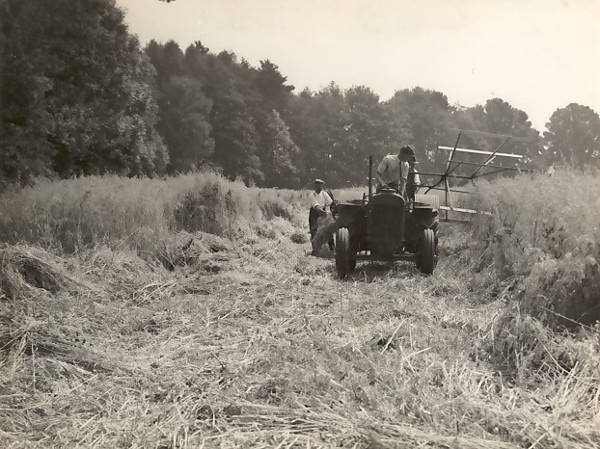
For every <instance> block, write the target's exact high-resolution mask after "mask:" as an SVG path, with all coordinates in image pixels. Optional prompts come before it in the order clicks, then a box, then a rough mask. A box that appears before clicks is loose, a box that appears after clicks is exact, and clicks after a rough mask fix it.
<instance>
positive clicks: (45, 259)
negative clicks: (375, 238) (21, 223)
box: [0, 245, 77, 299]
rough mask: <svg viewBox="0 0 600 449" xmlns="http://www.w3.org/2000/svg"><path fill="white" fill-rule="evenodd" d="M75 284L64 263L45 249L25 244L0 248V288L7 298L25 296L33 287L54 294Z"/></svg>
mask: <svg viewBox="0 0 600 449" xmlns="http://www.w3.org/2000/svg"><path fill="white" fill-rule="evenodd" d="M76 286H77V282H76V281H75V280H73V279H72V278H71V277H70V276H69V275H68V274H67V267H66V266H65V264H63V263H61V262H60V259H59V258H57V257H54V256H52V255H50V254H49V253H47V252H46V251H43V250H41V249H40V248H36V247H32V246H25V245H16V246H7V245H4V246H3V247H1V248H0V288H1V289H2V292H3V293H4V295H5V296H6V297H7V298H9V299H17V298H19V297H25V296H27V295H29V294H31V293H32V290H34V289H41V290H45V291H47V292H49V293H52V294H56V293H58V292H60V291H64V290H69V289H71V288H75V287H76Z"/></svg>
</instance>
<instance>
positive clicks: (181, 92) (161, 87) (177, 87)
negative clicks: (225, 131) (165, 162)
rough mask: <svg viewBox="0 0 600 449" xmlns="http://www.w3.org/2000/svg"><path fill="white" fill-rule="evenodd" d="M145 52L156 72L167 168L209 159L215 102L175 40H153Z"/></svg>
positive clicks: (190, 166)
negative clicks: (190, 69) (191, 71)
mask: <svg viewBox="0 0 600 449" xmlns="http://www.w3.org/2000/svg"><path fill="white" fill-rule="evenodd" d="M146 53H147V54H148V56H149V57H150V61H151V62H152V64H153V65H154V67H155V68H156V72H157V85H158V86H157V92H156V97H157V102H158V106H159V117H160V119H159V122H158V125H157V129H158V131H159V133H160V134H161V136H162V137H163V140H164V141H165V144H166V146H167V148H168V150H169V156H170V161H169V166H168V170H169V172H171V173H173V172H183V171H188V170H193V169H194V168H196V167H198V166H200V165H202V164H203V162H204V161H207V160H210V158H211V156H212V154H213V151H214V145H215V143H214V140H213V139H212V138H211V137H210V132H211V127H210V124H209V123H208V116H209V114H210V111H211V108H212V102H211V101H210V100H209V99H208V98H206V96H205V95H204V92H203V90H202V83H201V82H200V81H199V80H197V79H195V78H194V77H192V76H190V75H189V74H188V73H187V71H186V68H185V61H184V55H183V53H182V51H181V50H180V48H179V46H178V45H177V44H176V43H175V42H173V41H169V42H167V43H166V44H165V45H164V46H162V45H159V44H157V43H156V42H154V41H151V42H150V43H149V44H148V46H147V48H146Z"/></svg>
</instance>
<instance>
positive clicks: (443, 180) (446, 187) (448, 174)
mask: <svg viewBox="0 0 600 449" xmlns="http://www.w3.org/2000/svg"><path fill="white" fill-rule="evenodd" d="M453 129H454V128H453ZM456 131H458V137H457V138H456V142H455V143H454V146H453V147H448V146H443V145H440V146H438V147H437V149H438V150H443V151H450V155H449V156H448V160H447V163H446V170H445V171H444V173H428V172H419V174H421V175H425V176H427V175H429V176H439V177H440V180H439V181H438V182H436V183H435V184H432V185H423V186H422V187H425V188H427V190H426V191H425V193H426V194H427V193H428V192H429V191H430V190H443V191H444V192H445V200H446V201H445V203H446V204H445V206H440V209H442V210H445V211H446V218H445V219H444V221H459V222H464V220H452V219H450V218H449V212H461V213H467V214H478V213H481V212H479V211H476V210H472V209H463V208H460V207H453V205H452V195H451V194H452V193H453V192H454V193H464V194H470V193H472V192H468V191H466V190H457V189H452V188H451V187H450V183H449V181H448V179H449V178H455V179H465V180H471V181H474V180H475V179H478V178H482V177H484V176H489V175H493V174H496V173H501V172H504V171H518V172H526V173H530V172H532V171H533V170H529V169H521V168H518V167H504V166H502V165H501V164H500V165H497V164H494V165H492V162H494V160H495V159H496V158H510V159H517V160H520V159H522V158H523V155H522V154H514V153H501V152H500V150H501V149H502V148H503V147H504V146H505V145H506V144H507V143H508V142H510V141H514V142H529V140H527V139H523V138H519V137H514V136H508V135H505V134H492V133H487V132H482V131H472V130H465V129H456ZM463 134H473V135H481V136H484V137H491V138H495V139H502V143H500V145H498V146H497V147H496V148H495V149H494V150H493V151H486V150H474V149H470V148H460V147H459V146H458V144H459V142H460V138H461V136H462V135H463ZM457 153H467V154H481V155H485V156H487V158H486V160H485V161H484V162H483V163H475V162H466V161H461V160H456V159H455V156H456V154H457ZM460 166H469V167H475V170H474V171H473V172H472V173H471V174H470V175H456V174H454V171H455V170H456V169H457V168H458V167H460ZM482 169H493V170H492V171H483V172H482ZM440 184H443V187H440Z"/></svg>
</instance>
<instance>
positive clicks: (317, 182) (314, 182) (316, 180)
mask: <svg viewBox="0 0 600 449" xmlns="http://www.w3.org/2000/svg"><path fill="white" fill-rule="evenodd" d="M313 184H325V181H323V180H322V179H319V178H317V179H315V180H314V181H313Z"/></svg>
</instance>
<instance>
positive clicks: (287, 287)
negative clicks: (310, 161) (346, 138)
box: [0, 173, 600, 449]
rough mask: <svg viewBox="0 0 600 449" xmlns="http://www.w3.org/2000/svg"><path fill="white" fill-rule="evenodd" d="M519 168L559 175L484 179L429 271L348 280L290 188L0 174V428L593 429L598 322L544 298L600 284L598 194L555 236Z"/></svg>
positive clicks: (493, 442)
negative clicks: (529, 209) (14, 187)
mask: <svg viewBox="0 0 600 449" xmlns="http://www.w3.org/2000/svg"><path fill="white" fill-rule="evenodd" d="M565 176H567V175H565ZM568 176H572V177H580V178H581V177H584V176H590V179H592V180H593V179H595V178H597V177H596V176H595V175H583V174H574V173H570V174H568ZM580 178H577V179H578V180H579V181H589V180H588V179H580ZM511 182H512V183H513V184H510V183H511ZM590 182H592V181H590ZM514 183H517V184H514ZM518 183H521V184H522V186H529V187H531V186H533V187H534V188H533V189H531V190H532V192H535V191H538V192H539V191H541V190H543V189H546V190H547V191H548V192H547V195H548V196H549V197H552V196H553V192H552V191H551V190H552V188H557V189H560V188H562V187H564V186H561V185H560V183H559V185H558V186H556V187H553V186H554V184H556V182H555V181H553V182H550V181H547V180H545V179H543V178H541V177H540V178H532V177H522V178H519V179H517V180H504V181H501V182H500V184H497V185H483V186H482V187H481V194H480V197H479V198H478V201H479V203H477V204H478V207H481V208H485V209H486V210H488V211H490V212H491V213H493V219H490V218H489V217H488V218H486V219H484V220H485V221H482V222H479V223H476V224H475V225H474V226H473V227H472V228H466V227H464V226H454V225H452V224H442V227H441V236H440V245H441V257H440V263H439V265H438V267H437V270H436V272H435V273H434V274H433V275H432V276H423V275H421V274H420V273H419V272H418V270H416V268H415V267H414V266H413V265H412V264H410V263H396V264H385V263H362V264H361V263H359V265H358V267H357V270H356V272H355V273H353V274H352V275H351V276H349V279H347V280H345V281H339V280H337V279H336V277H335V270H334V261H333V259H332V258H331V257H327V253H325V254H324V255H323V257H311V256H309V255H308V254H309V253H310V249H311V248H310V243H309V242H308V236H307V234H308V229H307V223H306V220H307V217H306V215H307V213H306V198H307V193H306V192H294V191H282V190H261V189H255V188H251V189H249V188H246V187H244V186H243V185H241V184H238V183H231V182H229V181H226V180H224V179H222V178H220V177H218V176H217V175H214V174H210V173H198V174H194V175H185V176H180V177H177V178H168V179H164V180H159V179H155V180H140V179H124V178H118V177H98V178H81V179H77V180H67V181H60V182H41V183H39V184H38V185H37V186H34V187H30V188H26V189H23V190H19V191H14V192H9V193H5V194H3V195H2V196H0V207H1V208H2V211H3V213H2V217H1V218H0V240H1V242H2V244H1V246H0V261H1V265H0V276H1V278H0V279H1V282H0V288H1V296H0V409H1V412H0V447H7V448H8V447H10V448H62V447H65V448H72V447H82V448H94V447H95V448H162V449H167V448H169V449H175V448H202V447H204V448H272V447H273V448H332V447H341V448H372V449H379V448H417V447H428V448H514V447H523V448H594V447H599V446H600V404H599V397H600V389H599V384H600V374H599V370H600V356H599V346H600V332H599V329H598V327H597V326H596V327H594V325H593V324H585V325H584V326H571V327H568V326H564V325H563V324H562V323H561V322H557V321H556V320H554V319H553V318H554V317H555V316H557V315H561V316H564V313H563V312H564V309H563V308H561V307H562V302H561V301H562V300H563V299H564V298H565V296H564V293H565V292H569V291H571V290H572V289H573V288H579V287H581V288H582V289H583V287H582V285H583V286H587V287H589V286H592V287H593V286H594V285H596V284H595V283H597V282H598V276H599V275H598V270H597V269H596V268H594V267H596V266H597V262H593V261H592V260H591V259H594V258H595V257H600V255H599V254H598V253H600V235H599V234H598V228H597V224H594V220H595V217H596V215H594V214H597V210H600V208H597V209H590V211H588V212H584V208H583V207H581V209H577V207H578V206H577V201H578V200H577V199H576V198H575V196H573V197H572V198H571V205H570V207H572V208H575V209H577V210H578V212H579V213H580V215H579V216H578V226H579V228H578V235H579V236H581V235H585V236H586V237H585V238H581V239H579V240H577V241H571V240H572V239H569V238H568V236H566V237H565V238H564V239H563V240H560V241H559V240H558V239H559V236H560V235H562V234H560V232H563V231H560V230H559V229H564V228H560V226H561V223H563V222H564V220H567V215H561V212H560V210H561V209H560V207H559V204H558V203H557V204H556V205H553V206H552V207H551V208H550V209H551V212H552V213H553V214H555V215H556V217H554V218H552V217H548V218H547V219H546V220H545V221H543V220H542V221H543V223H542V221H540V223H539V225H538V228H536V231H535V232H533V231H531V229H532V228H531V227H527V226H525V225H524V224H523V220H524V218H523V217H524V215H523V214H525V210H526V209H525V206H522V207H523V209H522V210H521V209H519V207H521V206H516V204H517V203H518V201H519V200H522V195H517V194H516V193H515V194H514V198H513V197H510V195H508V194H507V195H502V192H503V191H506V192H510V191H513V190H515V191H516V190H517V189H515V185H517V186H518V185H519V184H518ZM536 183H537V184H536ZM599 188H600V186H599ZM536 189H538V190H536ZM520 191H526V189H524V190H520ZM349 195H353V193H349ZM361 195H362V193H360V194H359V195H358V197H360V196H361ZM531 195H532V198H533V195H534V194H533V193H532V194H531ZM538 197H539V194H538ZM536 198H537V197H536ZM540 201H541V200H540ZM581 201H587V202H589V201H592V203H593V202H594V201H598V200H597V199H594V198H592V197H590V198H587V197H586V198H582V199H581ZM599 206H600V205H599ZM509 210H510V211H512V214H509V213H508V212H507V211H509ZM585 213H587V215H585ZM581 214H584V216H583V218H582V216H581ZM544 226H545V228H544ZM509 231H510V232H509ZM559 234H560V235H559ZM494 236H502V238H495V237H494ZM553 238H554V239H555V240H556V241H555V240H552V239H553ZM527 239H529V240H527ZM561 245H562V246H561ZM534 250H537V252H535V251H534ZM553 251H554V252H553ZM567 252H569V253H570V254H571V255H570V256H569V257H571V258H579V259H581V260H582V261H583V262H581V263H580V270H579V271H577V273H572V272H570V271H568V269H567V266H566V265H565V266H564V267H563V266H562V265H560V261H561V260H562V259H563V258H564V257H565V254H566V253H567ZM594 260H595V259H594ZM553 261H554V262H553ZM553 264H554V265H553ZM570 266H573V263H571V264H570ZM502 268H506V269H505V270H504V269H502ZM544 270H545V271H544ZM563 284H564V289H563V290H560V289H557V288H558V287H561V288H563ZM557 286H558V287H557ZM569 289H571V290H569ZM592 290H593V289H592ZM585 291H586V292H587V291H588V290H585ZM585 295H587V296H585ZM538 296H542V297H544V298H546V300H545V302H543V303H540V300H541V299H540V298H539V297H538ZM569 298H570V299H569V301H570V304H577V305H578V306H581V307H580V308H581V310H585V311H586V312H585V313H588V315H585V316H589V313H591V312H589V307H588V308H585V307H584V306H589V304H591V307H592V309H593V307H594V305H593V304H594V301H596V300H597V296H596V297H595V296H594V294H593V293H585V294H584V293H583V290H581V294H580V296H577V295H575V294H573V295H571V296H570V297H569ZM544 310H549V311H550V312H543V311H544ZM576 318H578V316H572V317H570V318H569V320H570V321H574V320H575V319H576ZM570 321H569V322H570Z"/></svg>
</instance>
